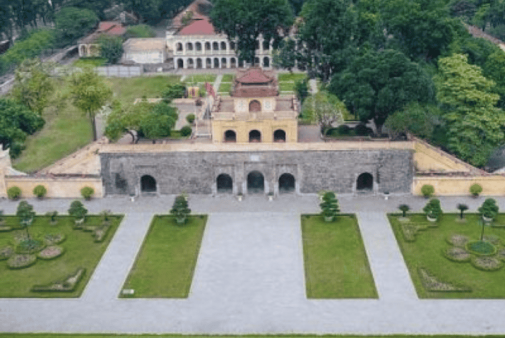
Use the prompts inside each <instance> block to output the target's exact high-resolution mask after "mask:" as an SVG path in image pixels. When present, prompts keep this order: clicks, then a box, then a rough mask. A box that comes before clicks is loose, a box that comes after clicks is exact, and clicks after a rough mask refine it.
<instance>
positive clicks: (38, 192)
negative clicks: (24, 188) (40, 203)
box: [33, 185, 47, 199]
mask: <svg viewBox="0 0 505 338" xmlns="http://www.w3.org/2000/svg"><path fill="white" fill-rule="evenodd" d="M33 194H34V195H35V196H37V198H40V199H42V198H44V196H46V194H47V189H46V187H44V186H43V185H38V186H36V187H35V188H33Z"/></svg>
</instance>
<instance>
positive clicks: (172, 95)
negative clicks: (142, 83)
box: [161, 83, 186, 101]
mask: <svg viewBox="0 0 505 338" xmlns="http://www.w3.org/2000/svg"><path fill="white" fill-rule="evenodd" d="M184 94H186V85H185V84H184V83H169V84H168V85H167V88H166V89H165V90H164V91H163V93H162V94H161V96H162V97H163V99H165V100H166V101H172V100H174V99H180V98H182V97H184Z"/></svg>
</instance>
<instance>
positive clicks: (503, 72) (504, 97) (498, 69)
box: [483, 50, 505, 109]
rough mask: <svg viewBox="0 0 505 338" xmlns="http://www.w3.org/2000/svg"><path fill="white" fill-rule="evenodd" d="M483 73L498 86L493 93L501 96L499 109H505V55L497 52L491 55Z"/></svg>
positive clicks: (499, 51)
mask: <svg viewBox="0 0 505 338" xmlns="http://www.w3.org/2000/svg"><path fill="white" fill-rule="evenodd" d="M483 71H484V75H485V76H486V78H488V79H490V80H493V81H494V82H495V84H496V85H495V86H494V87H493V91H494V92H495V93H496V94H498V95H500V100H499V101H498V107H500V108H501V109H505V53H504V52H502V51H501V50H497V51H496V52H494V53H493V54H491V55H489V57H488V59H487V60H486V63H485V64H484V69H483Z"/></svg>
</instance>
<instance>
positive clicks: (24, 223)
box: [16, 201, 35, 240]
mask: <svg viewBox="0 0 505 338" xmlns="http://www.w3.org/2000/svg"><path fill="white" fill-rule="evenodd" d="M16 216H18V217H19V223H20V224H21V227H23V228H25V229H26V235H27V236H28V240H31V237H30V233H29V232H28V227H29V226H30V225H31V224H32V222H33V218H34V217H35V211H33V205H31V204H29V203H28V202H27V201H21V202H19V204H18V208H17V210H16Z"/></svg>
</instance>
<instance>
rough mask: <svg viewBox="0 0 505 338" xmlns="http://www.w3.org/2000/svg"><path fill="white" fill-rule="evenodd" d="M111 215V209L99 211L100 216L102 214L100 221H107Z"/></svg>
mask: <svg viewBox="0 0 505 338" xmlns="http://www.w3.org/2000/svg"><path fill="white" fill-rule="evenodd" d="M111 215H112V211H110V210H103V211H102V212H100V216H102V223H107V222H109V221H110V216H111Z"/></svg>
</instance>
